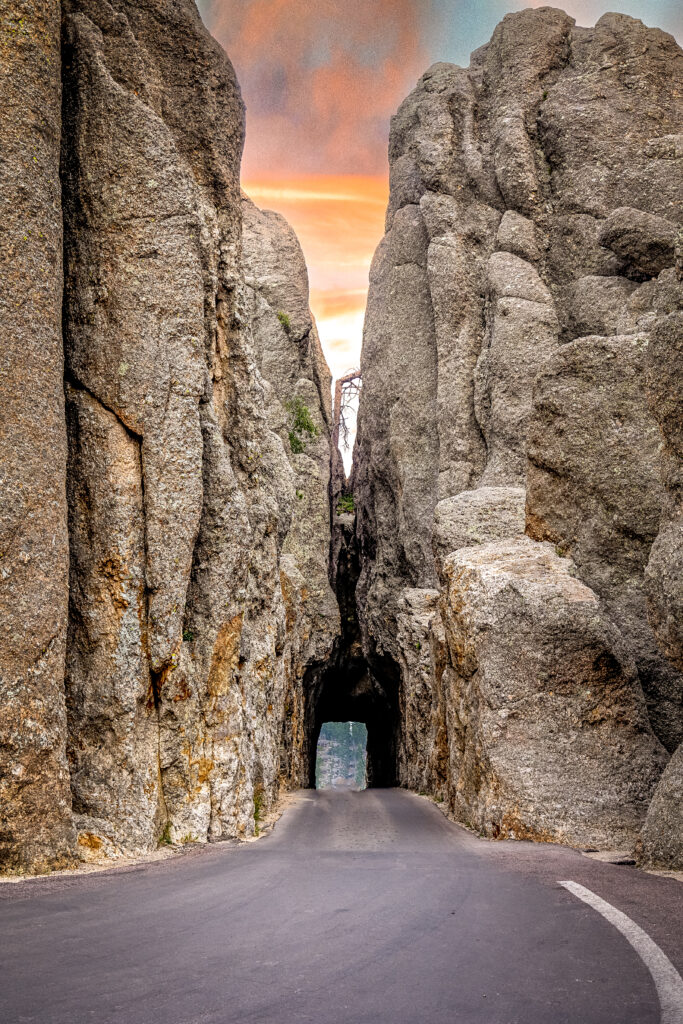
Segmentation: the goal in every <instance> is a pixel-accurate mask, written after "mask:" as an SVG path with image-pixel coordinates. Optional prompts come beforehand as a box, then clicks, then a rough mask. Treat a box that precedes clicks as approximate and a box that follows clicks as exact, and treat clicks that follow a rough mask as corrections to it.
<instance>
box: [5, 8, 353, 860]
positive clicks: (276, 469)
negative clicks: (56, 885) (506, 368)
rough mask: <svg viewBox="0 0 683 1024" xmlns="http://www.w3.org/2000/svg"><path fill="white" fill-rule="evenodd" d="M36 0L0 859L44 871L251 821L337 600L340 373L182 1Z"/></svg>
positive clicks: (232, 87) (14, 253)
mask: <svg viewBox="0 0 683 1024" xmlns="http://www.w3.org/2000/svg"><path fill="white" fill-rule="evenodd" d="M21 6H23V7H24V8H26V10H25V12H24V13H25V15H26V17H25V18H24V19H23V21H20V20H19V16H18V17H17V23H16V25H14V34H15V36H16V38H17V39H18V41H19V43H20V47H19V48H18V49H16V48H15V50H14V51H13V58H12V59H13V61H14V63H15V65H16V67H15V70H16V80H17V88H20V89H27V90H28V93H27V94H28V95H29V97H30V103H28V104H27V103H26V102H23V105H21V106H22V109H23V111H24V114H23V118H22V119H19V121H15V120H8V119H6V118H3V119H2V131H3V132H6V133H8V134H7V146H8V149H7V152H8V153H9V154H10V159H9V161H7V163H5V162H3V171H2V173H3V177H4V178H5V179H6V180H3V197H4V199H6V200H7V202H8V204H9V205H8V210H9V209H13V210H14V211H15V212H14V214H12V215H10V217H9V221H8V222H9V224H10V225H11V232H10V237H9V241H8V242H7V248H6V249H5V251H4V252H3V260H4V261H5V264H6V267H7V268H8V276H6V277H4V280H5V281H6V282H7V284H8V287H7V288H6V289H3V305H2V310H3V329H4V331H6V333H7V337H8V338H9V339H10V345H9V347H8V348H5V349H4V351H5V353H6V354H5V357H4V363H5V367H6V371H5V374H3V377H2V385H1V386H2V387H3V388H7V396H8V397H7V401H5V402H3V416H5V417H6V426H7V429H6V430H3V442H2V443H3V445H6V446H7V447H6V448H5V449H4V451H6V453H7V455H8V459H9V465H10V467H12V466H13V467H14V468H11V469H10V479H8V480H7V481H6V483H8V484H9V485H10V486H8V488H7V491H6V492H5V493H6V495H7V498H6V500H5V499H3V505H2V513H1V517H2V518H1V519H0V523H1V524H2V537H3V545H2V552H3V556H4V557H3V566H4V571H3V580H2V596H1V597H0V601H2V607H3V610H4V614H3V625H2V629H3V631H6V633H7V639H8V643H7V644H5V643H3V654H2V667H1V672H2V689H1V691H0V722H1V723H2V724H1V725H0V729H2V739H3V758H5V759H6V760H5V761H4V762H3V765H2V768H3V771H2V783H1V785H2V787H3V791H2V808H3V810H2V815H3V820H2V829H1V832H2V834H1V836H0V864H1V865H2V867H3V868H4V869H8V868H9V869H19V870H29V871H30V870H33V871H39V870H44V869H45V868H48V867H51V866H55V865H59V864H62V863H67V862H68V861H69V860H73V859H74V857H76V856H80V857H82V858H83V857H85V858H88V857H93V856H95V857H97V856H101V855H102V854H112V855H115V854H117V853H119V852H126V853H131V852H142V851H146V850H149V849H151V848H154V847H156V844H157V842H158V841H159V839H160V838H161V839H163V840H164V841H172V842H177V841H188V840H193V841H206V840H207V839H210V840H215V839H220V838H225V837H239V836H247V835H250V834H253V832H254V829H255V826H256V820H255V819H257V818H258V814H259V813H260V811H261V809H264V810H265V809H267V807H268V806H269V805H270V804H272V802H273V801H274V800H275V798H276V797H277V793H278V790H279V787H280V786H282V785H285V786H286V785H289V784H292V783H293V784H296V783H297V782H298V781H299V779H300V776H301V770H302V769H301V766H300V764H299V761H300V756H301V749H302V744H303V740H302V722H303V720H304V710H303V701H304V697H303V678H304V675H305V673H306V671H307V669H308V668H309V665H310V663H311V662H315V661H318V660H322V659H324V658H325V657H326V656H327V655H328V654H329V653H330V651H331V649H332V645H333V643H334V639H335V637H336V635H337V633H338V630H339V615H338V610H337V605H336V601H335V598H334V595H333V594H332V591H331V589H330V585H329V582H328V578H327V563H328V554H329V546H330V526H329V502H328V489H329V475H330V470H329V465H330V458H329V437H330V408H329V405H330V402H329V392H330V378H329V372H328V370H327V367H326V365H325V362H324V359H323V357H322V354H321V351H320V346H319V343H318V341H317V335H316V332H315V326H314V324H313V322H312V320H311V317H310V313H309V311H308V279H307V274H306V268H305V266H304V264H303V258H302V256H301V252H300V250H299V248H298V243H297V242H296V239H295V238H294V236H293V234H292V232H291V230H290V229H289V228H288V227H287V225H286V224H285V223H284V222H283V221H282V220H281V219H280V218H277V217H274V216H271V215H268V214H262V213H260V212H259V211H257V210H256V209H255V208H254V207H253V206H251V204H249V203H246V202H245V201H243V199H242V196H241V193H240V185H239V162H240V157H241V150H242V143H243V134H244V111H243V104H242V100H241V97H240V93H239V88H238V85H237V82H236V80H235V76H234V73H233V70H232V67H231V65H230V63H229V61H228V60H227V58H226V56H225V54H224V52H223V51H222V49H221V48H220V47H219V46H218V44H217V43H216V42H215V41H214V40H213V39H212V38H211V37H210V35H209V34H208V32H207V31H206V30H205V28H204V27H203V25H202V23H201V20H200V18H199V15H198V13H197V10H196V8H195V5H194V3H193V2H191V0H150V2H149V3H145V4H143V5H140V4H137V3H133V2H130V0H111V2H109V0H63V2H62V3H61V5H60V4H59V3H47V2H43V3H38V4H36V3H31V4H23V5H21ZM60 8H61V10H60ZM60 14H61V24H60ZM13 39H14V37H13V38H12V39H10V38H8V39H5V40H4V42H3V46H4V48H5V50H7V52H9V50H10V48H11V46H15V43H16V40H14V41H13ZM60 48H61V62H60ZM60 68H61V70H60ZM13 77H14V76H13ZM3 81H4V83H5V84H4V85H3V86H2V88H5V89H9V88H11V86H10V84H9V81H10V80H9V78H7V76H4V78H3ZM5 99H6V103H7V105H8V106H10V107H16V106H17V103H16V102H13V101H12V97H11V95H8V96H6V97H5ZM37 125H40V126H41V128H40V130H37ZM60 135H61V170H60ZM36 139H37V140H38V143H39V145H38V147H36V145H35V141H36ZM31 145H33V149H32V148H31ZM34 153H35V155H33V154H34ZM27 197H28V198H27ZM62 251H63V252H64V266H63V271H62ZM269 260H270V262H269ZM10 268H11V270H10ZM62 292H63V295H62ZM16 309H19V310H20V313H19V317H20V319H19V322H17V319H16V317H17V313H16ZM278 312H282V314H283V317H282V321H281V320H280V319H278V316H277V313H278ZM17 325H18V328H19V329H17ZM62 352H64V358H63V357H62ZM24 380H25V381H26V383H25V384H23V383H22V382H23V381H24ZM302 408H303V409H304V410H305V413H306V416H307V417H308V420H310V423H311V424H312V426H311V429H310V430H309V432H308V433H305V434H304V435H303V437H301V438H299V443H298V444H297V448H298V449H299V450H298V452H297V454H295V453H294V451H293V450H292V448H293V443H292V442H291V440H290V431H291V430H292V428H293V426H295V425H294V424H293V423H292V416H293V413H292V410H293V409H299V410H300V411H301V409H302ZM307 422H308V421H307ZM13 436H14V437H16V436H18V437H19V438H20V442H19V444H18V445H17V444H16V442H15V443H14V446H13V447H14V450H12V447H11V445H12V437H13ZM297 436H298V435H297ZM3 465H4V460H3ZM67 572H68V574H69V575H68V583H67ZM17 598H18V600H17ZM67 598H68V611H67ZM27 637H30V638H31V639H30V641H29V640H27V639H26V638H27Z"/></svg>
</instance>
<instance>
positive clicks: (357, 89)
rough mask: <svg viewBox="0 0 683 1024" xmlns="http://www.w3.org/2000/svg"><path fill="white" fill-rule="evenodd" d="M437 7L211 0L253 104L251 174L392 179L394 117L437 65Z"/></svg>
mask: <svg viewBox="0 0 683 1024" xmlns="http://www.w3.org/2000/svg"><path fill="white" fill-rule="evenodd" d="M431 8H432V2H431V0H344V3H340V2H339V0H316V2H315V3H312V2H311V0H211V2H209V3H205V4H204V5H203V9H204V12H205V18H206V20H207V24H208V25H209V27H210V28H211V31H212V32H213V34H214V35H215V36H216V37H217V39H218V40H219V41H220V42H221V43H222V44H223V46H224V47H225V48H226V50H227V52H228V53H229V54H230V57H231V59H232V61H233V64H234V65H235V69H236V71H237V75H238V78H239V80H240V84H241V86H242V92H243V95H244V97H245V101H246V104H247V139H248V142H247V148H246V152H245V165H244V173H245V176H246V177H252V176H253V175H255V174H258V175H276V174H279V173H282V172H284V173H285V174H293V173H295V174H297V173H298V174H305V173H329V172H330V171H331V170H334V172H335V173H337V174H372V175H377V174H383V173H385V172H386V147H387V128H388V122H389V117H390V116H391V114H392V113H393V112H394V110H395V109H396V105H397V103H398V102H399V101H400V98H401V97H402V96H403V95H405V94H406V93H407V92H408V91H409V89H410V88H412V86H413V85H414V83H415V81H416V79H417V78H418V77H419V76H420V74H421V73H422V72H423V71H424V69H425V67H426V65H427V63H428V60H429V53H428V46H427V40H426V34H427V33H428V31H429V28H430V26H431V24H432V18H431Z"/></svg>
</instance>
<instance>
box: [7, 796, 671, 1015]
mask: <svg viewBox="0 0 683 1024" xmlns="http://www.w3.org/2000/svg"><path fill="white" fill-rule="evenodd" d="M560 881H572V882H575V883H578V884H579V885H580V886H583V887H585V888H586V889H588V890H590V892H592V893H595V894H597V896H599V897H601V898H602V899H603V900H605V901H607V902H608V903H609V904H610V905H611V906H612V907H616V908H617V909H618V910H620V911H622V912H623V913H625V914H626V915H628V918H629V919H630V920H632V921H633V922H635V923H636V924H637V925H639V926H640V928H642V929H643V930H644V931H645V932H646V933H647V936H649V938H650V939H651V940H652V941H653V942H654V943H656V944H657V946H658V947H659V949H660V950H661V951H662V952H663V953H664V954H666V957H668V958H669V960H670V961H671V962H672V963H673V964H674V965H675V967H676V969H677V970H678V971H681V970H682V969H683V884H681V882H679V881H676V880H674V879H670V878H661V877H655V876H652V875H647V874H644V873H643V872H640V871H638V870H636V869H635V868H630V867H624V866H619V867H617V866H613V865H605V864H601V863H596V862H595V861H592V860H589V859H588V858H586V857H584V856H582V855H581V854H580V853H577V852H575V851H572V850H566V849H563V848H559V847H552V846H536V845H533V844H531V843H509V842H506V843H493V842H485V841H483V840H479V839H477V838H475V837H474V836H472V835H470V834H469V833H468V832H466V831H464V830H463V829H461V828H459V827H458V826H456V825H453V824H451V823H450V822H448V821H447V820H446V819H445V818H444V817H443V816H442V814H441V813H440V812H439V810H438V809H437V808H436V807H434V806H433V805H432V804H430V803H429V802H428V801H427V800H425V799H422V798H420V797H417V796H413V795H411V794H408V793H405V792H402V791H399V790H368V791H366V792H363V793H349V792H338V791H323V792H317V793H316V792H310V793H308V792H307V793H302V794H301V795H300V796H299V797H298V798H297V800H296V802H295V803H294V804H293V805H292V806H291V807H290V808H289V809H288V810H287V812H286V813H285V815H284V816H283V818H282V819H281V821H280V822H279V823H278V825H277V826H276V828H275V830H274V831H273V833H272V834H270V835H268V836H266V837H264V838H263V839H261V840H259V841H258V842H257V843H250V844H242V845H240V846H235V845H232V844H230V845H228V844H219V845H216V846H212V847H208V848H206V847H205V848H201V849H196V850H194V851H193V852H192V853H191V854H189V855H187V856H183V857H180V858H177V859H174V860H171V861H164V862H160V863H154V864H147V865H144V866H136V867H135V868H132V869H131V868H128V869H119V870H115V871H109V872H106V873H103V874H98V875H89V876H87V875H86V876H78V877H70V878H64V877H61V878H57V877H53V878H47V879H43V880H35V881H30V882H22V883H19V884H16V885H3V886H0V1021H1V1022H2V1024H19V1022H22V1024H23V1022H28V1021H32V1022H33V1021H39V1022H41V1024H82V1022H86V1021H87V1022H97V1024H114V1022H116V1024H190V1022H192V1024H200V1022H201V1024H214V1022H216V1024H218V1022H226V1024H227V1022H230V1024H233V1022H234V1024H251V1022H259V1024H260V1022H264V1024H265V1022H267V1024H290V1022H303V1021H307V1022H308V1021H310V1022H315V1024H365V1022H368V1024H369V1022H372V1024H385V1022H386V1024H436V1022H439V1024H450V1022H459V1024H565V1022H566V1024H570V1022H571V1024H656V1022H659V1021H660V1020H662V1019H663V1020H665V1021H666V1024H680V1022H682V1021H683V1004H681V1006H680V1007H679V1008H678V1009H677V1008H676V1005H675V1004H676V998H677V997H676V993H675V988H676V984H677V983H676V977H678V975H676V973H675V971H674V972H673V974H669V982H670V983H671V985H673V988H671V986H670V989H669V999H670V1003H669V1005H668V1006H667V1007H665V1015H664V1017H663V1018H662V1015H661V1009H660V999H659V997H658V989H657V988H656V986H655V982H654V981H653V977H652V975H651V973H650V971H649V970H648V969H647V968H646V966H645V963H644V962H643V960H642V959H641V957H640V956H639V955H638V953H637V952H636V951H635V949H634V948H632V946H631V945H630V944H629V942H628V941H627V939H626V938H625V937H624V936H623V935H622V934H621V933H620V931H619V930H618V929H617V927H615V925H614V924H613V923H611V922H610V921H609V920H607V919H606V918H605V917H603V916H602V914H601V913H599V912H598V911H597V910H596V909H594V908H593V907H592V906H589V905H587V904H586V903H585V902H583V900H582V899H581V898H578V897H577V896H576V895H575V894H574V893H573V892H570V891H568V890H567V889H566V888H565V887H563V886H561V885H559V884H558V883H559V882H560ZM645 941H646V942H647V939H646V940H645ZM662 961H663V962H664V966H665V973H666V971H668V968H666V962H668V961H666V959H665V958H661V960H660V966H661V962H662ZM672 970H673V968H672ZM679 980H680V979H679ZM672 992H673V995H672ZM679 1010H680V1013H681V1016H677V1013H678V1012H679Z"/></svg>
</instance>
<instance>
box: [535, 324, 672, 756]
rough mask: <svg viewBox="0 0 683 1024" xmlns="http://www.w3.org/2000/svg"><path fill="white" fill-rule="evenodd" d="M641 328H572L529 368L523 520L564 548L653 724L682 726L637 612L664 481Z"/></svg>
mask: <svg viewBox="0 0 683 1024" xmlns="http://www.w3.org/2000/svg"><path fill="white" fill-rule="evenodd" d="M647 349H648V339H647V337H646V336H643V335H625V336H615V337H611V338H600V337H591V338H581V339H578V340H577V341H574V342H572V343H571V344H568V345H563V346H562V348H561V349H560V350H559V352H558V353H557V354H556V355H555V356H554V357H553V358H552V359H551V360H549V361H548V363H547V364H546V365H545V366H544V368H543V370H542V371H541V373H540V374H539V377H538V379H537V381H536V388H535V392H534V415H533V419H532V422H531V429H530V432H529V470H528V477H527V483H528V494H527V530H528V532H529V534H530V535H531V536H532V537H534V538H536V539H537V540H549V541H551V542H552V543H553V544H556V545H557V546H558V547H559V548H560V550H562V551H563V552H566V553H568V554H570V555H571V557H572V558H573V559H574V561H575V562H576V566H577V570H578V572H579V574H580V576H581V578H582V579H583V580H585V582H586V583H587V584H588V585H589V586H591V587H592V589H593V590H595V591H596V593H598V594H599V595H600V596H601V597H602V598H603V599H604V601H605V604H606V607H607V608H608V610H609V613H610V615H611V616H612V618H613V619H614V621H615V622H616V623H617V625H618V626H619V627H620V629H621V630H622V633H623V635H624V639H625V641H626V642H627V644H628V646H629V647H630V649H631V651H632V653H633V656H634V658H635V660H636V664H637V666H638V671H639V674H640V679H641V682H642V685H643V689H644V691H645V695H646V697H647V700H648V707H649V711H650V718H651V720H652V723H653V726H654V729H655V732H656V733H657V735H658V736H659V737H660V739H661V740H662V742H663V743H665V745H666V746H667V747H668V749H669V750H674V749H675V748H676V746H677V745H678V743H679V742H680V740H681V736H682V733H683V715H682V714H681V706H682V701H683V677H682V676H681V675H680V673H679V672H678V671H677V670H676V669H675V668H674V666H673V665H672V664H671V663H670V661H669V660H668V659H667V658H666V657H664V656H663V655H662V653H661V652H660V650H659V647H658V645H657V642H656V639H655V637H654V635H653V633H652V630H651V628H650V625H649V623H648V617H647V606H646V599H645V590H644V573H645V567H646V565H647V563H648V558H649V555H650V548H651V546H652V543H653V541H654V539H655V537H656V536H657V533H658V530H659V525H660V519H661V515H662V509H663V507H664V504H665V491H664V487H663V486H662V482H661V480H660V474H659V450H660V444H661V437H660V432H659V429H658V426H657V423H656V420H655V419H654V416H653V415H652V412H651V411H650V408H649V406H648V402H647V395H646V392H645V388H644V381H645V373H646V358H647Z"/></svg>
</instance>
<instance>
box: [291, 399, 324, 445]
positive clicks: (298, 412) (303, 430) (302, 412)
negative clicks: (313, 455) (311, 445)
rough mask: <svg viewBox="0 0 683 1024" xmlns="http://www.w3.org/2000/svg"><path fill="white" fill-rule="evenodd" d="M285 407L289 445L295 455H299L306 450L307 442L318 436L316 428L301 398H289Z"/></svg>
mask: <svg viewBox="0 0 683 1024" xmlns="http://www.w3.org/2000/svg"><path fill="white" fill-rule="evenodd" d="M285 408H286V410H287V412H288V413H289V416H290V427H289V446H290V448H291V449H292V452H293V453H294V454H295V455H301V453H302V452H305V451H306V444H307V442H308V441H310V440H312V438H314V437H317V436H318V432H319V431H318V428H317V427H316V425H315V423H314V422H313V417H312V416H311V411H310V409H309V408H308V406H307V405H306V403H305V402H304V400H303V399H302V398H299V397H298V396H297V397H295V398H292V399H290V400H289V401H288V402H285Z"/></svg>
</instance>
